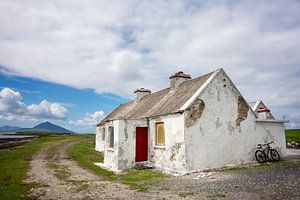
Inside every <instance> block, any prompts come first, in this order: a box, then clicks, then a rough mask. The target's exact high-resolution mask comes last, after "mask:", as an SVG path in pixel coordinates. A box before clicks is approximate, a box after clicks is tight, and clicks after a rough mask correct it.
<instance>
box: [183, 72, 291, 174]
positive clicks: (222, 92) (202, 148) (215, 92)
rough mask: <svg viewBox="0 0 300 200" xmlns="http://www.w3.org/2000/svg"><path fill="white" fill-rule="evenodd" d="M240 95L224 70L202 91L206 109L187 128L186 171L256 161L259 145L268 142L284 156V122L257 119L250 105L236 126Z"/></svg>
mask: <svg viewBox="0 0 300 200" xmlns="http://www.w3.org/2000/svg"><path fill="white" fill-rule="evenodd" d="M223 79H225V81H224V80H223ZM224 85H226V86H225V87H224ZM239 95H240V94H239V93H238V91H237V90H236V88H235V87H234V85H233V84H232V83H231V81H230V80H229V78H228V77H227V76H226V74H225V73H224V72H223V71H220V72H219V74H218V75H217V76H216V77H215V78H214V79H212V81H211V83H210V84H208V86H207V87H206V88H205V89H204V90H203V91H202V92H201V93H200V95H199V96H198V98H201V99H202V100H203V101H204V102H205V108H204V110H203V112H202V115H201V117H200V118H199V119H198V120H197V121H196V123H195V124H194V125H193V126H190V127H186V142H187V143H186V146H187V148H186V150H187V155H186V156H187V171H189V172H192V171H197V170H202V169H207V168H215V167H223V166H227V165H237V164H242V163H246V162H250V161H254V159H255V157H254V153H255V150H256V146H257V144H258V143H263V142H269V141H274V142H275V145H276V146H279V150H280V152H281V154H282V155H284V156H285V154H286V149H285V139H284V132H283V125H282V123H277V124H276V123H258V122H255V120H256V117H255V114H254V113H253V112H252V110H251V108H250V107H249V110H248V112H247V118H246V119H245V120H244V121H241V123H240V126H237V124H236V119H237V117H238V96H239ZM185 116H186V117H187V113H186V112H185Z"/></svg>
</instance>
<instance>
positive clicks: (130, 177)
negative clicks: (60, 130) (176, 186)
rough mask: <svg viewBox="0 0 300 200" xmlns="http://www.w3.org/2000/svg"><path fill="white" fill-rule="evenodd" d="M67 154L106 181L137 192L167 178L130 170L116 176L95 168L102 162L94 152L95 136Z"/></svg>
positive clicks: (98, 154) (145, 171) (73, 146)
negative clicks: (119, 183) (96, 164)
mask: <svg viewBox="0 0 300 200" xmlns="http://www.w3.org/2000/svg"><path fill="white" fill-rule="evenodd" d="M68 152H69V154H70V156H71V157H72V158H73V159H74V160H75V161H77V163H78V164H79V165H80V166H82V167H84V168H86V169H89V170H90V171H93V172H94V173H96V174H97V175H99V176H101V177H103V178H105V179H107V180H111V181H118V182H121V183H124V184H127V185H129V186H130V187H132V188H134V189H137V190H138V191H146V190H147V187H148V186H149V185H153V184H156V183H158V182H159V181H161V180H162V179H163V178H165V177H167V175H165V174H163V173H161V172H158V171H154V170H149V169H148V170H132V171H129V172H126V173H124V174H118V175H116V174H114V173H113V172H111V171H108V170H106V169H103V168H101V167H98V166H95V165H94V163H95V162H103V155H102V154H101V153H99V152H97V151H95V136H90V137H89V138H86V140H84V141H82V142H80V143H77V144H74V145H72V146H70V148H69V150H68Z"/></svg>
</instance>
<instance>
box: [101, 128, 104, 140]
mask: <svg viewBox="0 0 300 200" xmlns="http://www.w3.org/2000/svg"><path fill="white" fill-rule="evenodd" d="M101 139H102V141H104V140H105V128H102V138H101Z"/></svg>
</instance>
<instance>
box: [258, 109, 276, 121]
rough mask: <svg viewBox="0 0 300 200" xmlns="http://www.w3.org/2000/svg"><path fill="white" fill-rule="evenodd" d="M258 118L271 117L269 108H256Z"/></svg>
mask: <svg viewBox="0 0 300 200" xmlns="http://www.w3.org/2000/svg"><path fill="white" fill-rule="evenodd" d="M257 117H258V119H273V117H272V115H271V113H270V110H269V109H266V108H260V109H258V110H257Z"/></svg>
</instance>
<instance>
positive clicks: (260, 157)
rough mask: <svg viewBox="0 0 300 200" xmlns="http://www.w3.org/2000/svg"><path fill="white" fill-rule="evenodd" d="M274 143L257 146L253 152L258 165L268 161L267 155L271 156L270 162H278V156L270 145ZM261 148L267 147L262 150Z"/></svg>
mask: <svg viewBox="0 0 300 200" xmlns="http://www.w3.org/2000/svg"><path fill="white" fill-rule="evenodd" d="M272 143H274V142H269V143H266V144H258V145H257V150H256V151H255V158H256V160H257V161H258V162H259V163H266V162H267V160H269V158H270V157H269V155H270V156H271V158H272V160H273V161H275V162H279V161H280V155H279V153H278V151H276V149H273V148H272V147H271V146H270V144H272ZM263 146H267V147H266V148H264V149H263Z"/></svg>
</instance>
